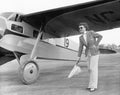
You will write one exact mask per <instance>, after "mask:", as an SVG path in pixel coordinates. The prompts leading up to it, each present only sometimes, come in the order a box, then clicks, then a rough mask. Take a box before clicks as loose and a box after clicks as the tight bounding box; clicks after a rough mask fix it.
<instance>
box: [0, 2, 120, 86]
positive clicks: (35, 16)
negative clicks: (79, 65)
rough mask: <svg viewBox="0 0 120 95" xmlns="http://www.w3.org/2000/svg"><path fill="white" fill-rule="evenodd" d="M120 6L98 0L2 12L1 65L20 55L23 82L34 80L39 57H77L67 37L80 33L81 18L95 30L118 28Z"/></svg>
mask: <svg viewBox="0 0 120 95" xmlns="http://www.w3.org/2000/svg"><path fill="white" fill-rule="evenodd" d="M119 9H120V1H119V0H98V1H91V2H87V3H83V4H77V5H72V6H67V7H61V8H56V9H51V10H46V11H41V12H37V13H30V14H20V13H12V12H6V13H2V14H1V15H0V38H1V39H0V60H1V62H0V65H2V64H4V63H6V62H8V61H11V60H13V59H17V61H18V63H19V65H20V66H19V75H20V78H21V80H22V82H23V83H24V84H31V83H33V82H35V81H36V80H37V78H38V76H39V73H40V69H39V66H38V65H39V63H38V62H37V61H36V60H40V59H45V60H64V61H75V60H77V45H75V44H72V42H71V41H70V40H69V38H68V37H71V36H73V35H80V34H79V32H78V24H79V23H80V22H86V23H88V25H89V27H90V29H93V30H95V31H96V32H98V31H102V30H108V29H112V28H117V27H119V26H120V12H119ZM73 46H74V48H76V49H74V48H73Z"/></svg>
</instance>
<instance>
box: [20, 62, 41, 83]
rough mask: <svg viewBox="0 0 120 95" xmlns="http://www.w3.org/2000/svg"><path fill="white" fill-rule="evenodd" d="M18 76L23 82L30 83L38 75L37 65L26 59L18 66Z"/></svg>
mask: <svg viewBox="0 0 120 95" xmlns="http://www.w3.org/2000/svg"><path fill="white" fill-rule="evenodd" d="M19 77H20V79H21V81H22V82H23V83H24V84H27V85H28V84H32V83H34V82H35V81H36V80H37V79H38V77H39V66H38V64H37V63H36V62H35V61H33V60H30V61H26V62H24V63H23V64H22V65H20V67H19Z"/></svg>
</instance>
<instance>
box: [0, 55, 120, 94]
mask: <svg viewBox="0 0 120 95" xmlns="http://www.w3.org/2000/svg"><path fill="white" fill-rule="evenodd" d="M74 64H75V62H71V61H51V60H40V61H39V67H40V76H39V78H38V80H37V81H36V82H35V83H33V84H31V85H24V84H23V83H22V82H21V80H20V76H18V68H19V64H18V63H17V61H16V60H13V61H10V62H8V63H6V64H4V65H2V66H0V95H120V54H119V53H117V54H101V55H100V60H99V83H98V89H97V90H96V91H95V92H89V91H88V90H86V88H87V86H88V81H89V73H88V69H87V63H86V62H81V63H80V64H79V66H80V67H81V69H82V72H81V73H80V74H79V75H76V76H74V77H72V78H70V79H69V78H67V76H68V74H69V73H70V71H71V69H72V68H73V65H74Z"/></svg>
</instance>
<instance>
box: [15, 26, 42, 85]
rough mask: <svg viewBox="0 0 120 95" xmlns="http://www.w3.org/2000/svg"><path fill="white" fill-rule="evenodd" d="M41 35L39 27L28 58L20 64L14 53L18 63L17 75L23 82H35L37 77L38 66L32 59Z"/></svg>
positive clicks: (34, 56)
mask: <svg viewBox="0 0 120 95" xmlns="http://www.w3.org/2000/svg"><path fill="white" fill-rule="evenodd" d="M41 37H42V32H41V28H40V32H39V34H38V37H37V39H36V42H35V45H34V47H33V49H32V52H31V55H30V58H28V61H26V62H24V63H22V64H21V63H20V60H19V59H18V58H17V56H16V55H15V56H16V58H17V60H18V63H19V64H20V67H19V75H20V78H21V80H22V82H23V83H24V84H31V83H33V82H35V81H36V80H37V79H38V77H39V66H38V64H37V62H36V61H34V59H35V58H36V50H37V46H38V43H39V41H40V40H41V39H40V38H41ZM25 60H26V59H25Z"/></svg>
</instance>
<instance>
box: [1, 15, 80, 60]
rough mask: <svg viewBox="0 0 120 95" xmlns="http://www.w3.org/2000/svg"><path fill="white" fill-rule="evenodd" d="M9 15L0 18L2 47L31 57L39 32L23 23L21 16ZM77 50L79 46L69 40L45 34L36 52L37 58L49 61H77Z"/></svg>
mask: <svg viewBox="0 0 120 95" xmlns="http://www.w3.org/2000/svg"><path fill="white" fill-rule="evenodd" d="M6 14H7V13H4V14H3V15H6ZM8 14H9V16H8V17H5V16H3V15H2V16H0V21H1V22H0V23H1V24H0V25H1V26H0V29H1V30H0V34H1V40H0V47H1V48H3V49H6V50H7V51H10V52H18V53H23V54H26V55H30V54H31V51H32V49H33V47H34V44H35V41H36V38H37V36H38V34H39V30H38V29H36V28H34V27H33V26H31V25H29V24H27V23H26V22H24V21H22V20H21V19H20V18H19V17H20V14H17V13H11V14H10V13H8ZM77 49H78V44H76V43H75V42H72V41H71V40H69V39H68V38H56V37H55V36H53V35H51V34H48V33H45V32H43V36H42V40H40V41H39V44H38V47H37V50H36V57H37V59H49V60H77Z"/></svg>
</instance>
